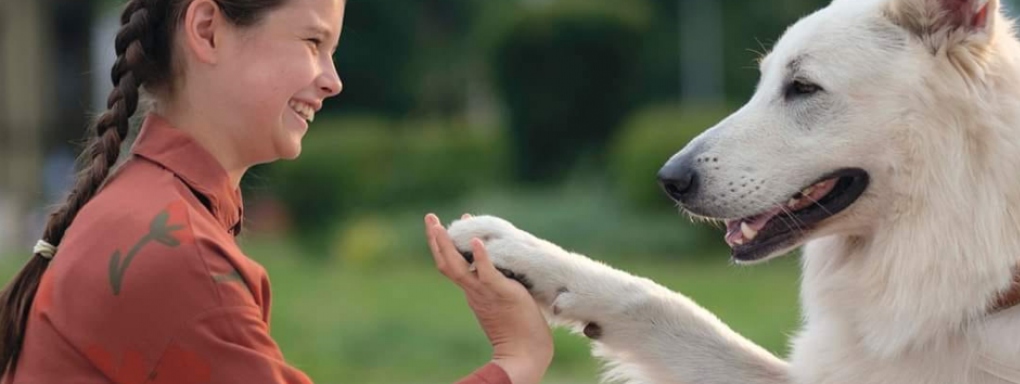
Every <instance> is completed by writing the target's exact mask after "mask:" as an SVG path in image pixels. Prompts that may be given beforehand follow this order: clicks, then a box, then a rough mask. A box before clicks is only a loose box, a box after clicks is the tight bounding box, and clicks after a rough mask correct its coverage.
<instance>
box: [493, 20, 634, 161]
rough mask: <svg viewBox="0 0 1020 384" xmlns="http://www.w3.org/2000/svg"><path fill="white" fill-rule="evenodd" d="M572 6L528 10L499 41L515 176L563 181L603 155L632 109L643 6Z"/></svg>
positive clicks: (496, 69)
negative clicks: (583, 161) (580, 164)
mask: <svg viewBox="0 0 1020 384" xmlns="http://www.w3.org/2000/svg"><path fill="white" fill-rule="evenodd" d="M616 4H617V5H618V7H617V9H614V8H613V7H609V6H606V5H605V3H604V2H582V1H565V2H557V3H554V5H550V6H545V7H535V8H531V9H526V10H524V11H522V12H521V13H520V15H519V17H518V18H517V19H516V20H515V22H513V23H510V25H509V27H508V28H507V29H506V31H505V33H504V34H503V35H502V36H501V37H500V39H498V40H497V42H496V45H495V48H494V50H493V53H492V57H491V59H490V60H491V63H492V68H493V77H494V78H495V83H496V89H497V92H498V94H499V96H500V97H501V99H502V101H503V102H504V103H505V104H506V106H507V108H508V114H509V117H508V123H509V124H510V128H511V131H510V144H511V153H512V160H513V163H514V166H515V169H514V170H515V172H516V173H517V175H518V176H519V177H520V179H521V180H524V181H549V180H553V179H556V178H557V177H561V176H562V175H563V174H564V173H565V171H567V170H569V169H571V168H572V167H573V166H574V165H575V162H576V161H577V160H578V159H580V158H581V157H582V156H584V155H592V156H594V157H596V160H597V158H598V157H599V156H601V155H602V153H603V152H604V151H603V148H604V147H605V145H606V142H607V140H608V139H609V138H610V137H611V136H612V133H613V130H614V129H615V128H616V127H617V124H618V123H619V122H620V120H621V119H622V118H623V117H624V116H625V115H626V113H627V111H628V110H629V109H630V108H631V101H632V95H633V93H632V87H633V83H634V82H633V80H634V79H635V74H636V71H637V69H638V68H639V65H638V60H637V58H636V54H637V53H638V47H639V46H640V43H641V37H642V32H643V30H644V27H645V25H646V22H647V21H646V19H644V18H642V17H639V16H633V15H635V14H639V13H637V12H625V11H621V9H634V8H638V4H642V3H641V2H635V1H631V2H628V3H627V4H629V7H631V8H628V7H627V6H623V4H621V3H619V2H617V3H616Z"/></svg>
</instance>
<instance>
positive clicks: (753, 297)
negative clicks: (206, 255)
mask: <svg viewBox="0 0 1020 384" xmlns="http://www.w3.org/2000/svg"><path fill="white" fill-rule="evenodd" d="M826 3H828V1H826V0H776V1H757V0H719V1H710V0H626V1H608V0H500V1H484V0H351V1H348V5H347V12H346V20H345V25H344V29H343V35H342V37H341V40H340V46H339V49H338V51H337V53H336V64H337V67H338V70H339V73H340V76H341V78H342V79H343V81H344V92H343V94H341V95H340V96H338V97H336V98H334V99H332V100H329V101H327V104H326V105H325V107H324V109H323V111H322V112H321V113H320V114H319V115H318V116H317V119H316V122H315V123H314V124H313V125H312V127H311V130H310V131H309V133H308V135H307V137H306V139H305V141H304V151H303V153H302V155H301V157H300V159H298V160H297V161H290V162H278V163H274V164H270V165H265V166H260V167H257V168H255V169H253V170H252V171H251V172H249V174H248V175H247V177H246V179H245V180H244V181H243V188H244V193H245V204H246V208H245V212H246V214H247V219H246V226H247V230H246V231H245V233H244V234H243V235H242V236H241V238H240V240H239V241H240V242H241V244H242V247H243V248H244V249H245V250H246V251H247V252H248V253H249V254H250V256H251V257H253V258H255V259H256V260H258V261H259V262H261V263H263V264H264V265H265V266H266V268H267V269H268V271H269V274H270V278H271V280H272V282H273V289H274V295H275V297H274V300H273V301H274V308H273V328H272V333H273V336H274V337H275V338H276V340H277V341H278V343H279V344H280V345H281V347H282V349H283V351H284V354H285V356H286V357H287V358H288V360H289V361H291V362H292V363H293V364H294V365H296V366H297V367H299V368H301V369H303V370H305V371H306V372H307V373H308V374H309V375H310V376H311V377H312V378H313V379H315V380H316V382H320V383H352V382H357V383H450V382H452V381H454V380H456V379H457V378H459V377H461V376H463V375H465V374H467V373H468V372H470V371H471V370H473V369H474V368H476V367H477V366H479V365H481V364H483V363H484V362H486V361H487V360H488V359H489V353H490V349H489V347H488V344H487V342H486V340H485V337H484V335H483V334H482V333H481V331H480V329H479V328H478V326H477V324H476V323H475V321H474V318H473V316H472V315H471V312H470V310H469V309H468V307H467V305H466V303H465V302H464V300H463V296H462V294H461V293H460V291H459V290H458V289H457V288H456V287H455V286H454V285H453V284H452V283H449V282H447V281H446V280H445V279H444V278H442V276H441V275H439V274H438V273H437V272H436V271H435V269H434V268H433V266H432V264H431V258H430V257H429V254H428V250H427V247H426V245H425V241H424V236H423V234H422V229H423V228H422V217H423V215H424V214H425V213H427V212H436V213H438V214H439V215H440V217H441V218H442V219H444V221H446V222H448V221H449V220H450V219H452V218H454V217H457V216H459V215H460V214H461V213H463V212H471V213H474V214H494V215H498V216H502V217H504V218H507V219H509V220H511V221H512V222H514V223H515V224H517V225H518V226H519V227H521V228H524V229H526V230H529V231H531V232H533V233H535V234H537V235H538V236H541V237H545V238H547V239H550V240H552V241H554V242H557V243H559V244H561V245H563V246H564V247H565V248H567V249H570V250H574V251H577V252H580V253H584V254H587V255H590V256H591V257H593V258H596V259H600V260H604V261H606V262H609V263H611V264H613V265H615V266H617V267H619V268H621V269H625V270H628V271H631V272H634V273H636V274H640V275H644V276H647V277H650V278H653V279H655V280H657V281H659V282H661V283H662V284H664V285H666V286H668V287H670V288H672V289H675V290H678V291H682V292H684V293H685V294H687V295H688V296H690V297H692V298H693V299H694V300H695V301H697V302H699V303H701V304H702V305H704V306H705V307H707V308H708V309H710V310H712V311H714V312H715V313H716V314H718V315H719V317H721V318H722V319H723V320H724V321H726V322H727V323H729V324H730V325H731V326H732V327H733V328H734V329H736V330H737V331H738V332H741V333H742V334H744V335H746V336H747V337H749V338H751V339H752V340H754V341H756V342H758V343H761V344H762V345H763V346H765V347H766V348H767V349H769V350H771V351H773V352H775V353H778V354H785V353H786V341H787V338H788V337H789V336H790V334H791V332H793V331H794V330H795V329H796V327H797V322H798V313H797V309H796V306H797V299H796V285H797V279H798V277H797V265H796V261H795V260H793V259H792V258H788V259H785V260H781V261H777V262H773V263H771V264H768V265H765V266H757V267H754V268H751V269H746V268H741V267H737V266H731V265H729V262H728V259H727V257H728V251H727V249H726V248H725V245H724V243H723V241H722V231H721V230H720V229H719V228H713V227H711V226H708V225H705V224H693V223H690V222H689V220H688V219H687V218H686V217H684V216H682V215H680V214H679V213H678V212H677V210H676V209H675V207H674V205H673V204H672V203H671V202H670V201H669V200H668V199H667V198H666V197H665V196H664V195H662V194H661V193H660V192H659V190H658V187H657V185H656V182H655V173H656V171H657V170H658V168H659V167H660V166H661V165H662V164H663V163H664V162H665V161H666V159H667V158H669V156H671V155H672V154H673V153H675V152H676V151H677V150H679V149H680V148H682V147H683V146H684V144H686V143H687V141H689V140H690V139H691V138H693V137H694V136H695V135H697V134H698V133H700V132H701V131H703V130H705V129H706V128H708V127H711V126H712V125H713V124H715V123H716V122H717V121H719V120H720V119H721V118H723V117H725V116H726V115H727V114H728V113H729V112H732V111H733V110H735V109H736V107H738V106H739V105H741V104H742V103H743V101H744V100H746V99H747V98H748V96H749V95H750V94H751V92H752V90H753V89H754V86H755V83H756V80H757V76H758V72H757V68H756V64H755V60H756V59H757V58H758V57H760V56H761V55H762V54H763V53H764V52H767V50H768V49H769V47H770V46H771V45H772V44H773V43H774V42H775V40H776V39H777V38H778V37H779V36H780V35H781V33H782V31H783V30H784V28H785V27H786V26H787V25H789V24H791V23H793V22H794V21H796V20H797V19H798V18H800V17H802V16H804V15H806V14H807V13H809V12H811V11H813V10H815V9H817V8H820V7H822V6H824V5H825V4H826ZM121 4H122V3H121V2H120V1H114V0H3V1H2V2H0V281H3V282H6V281H7V280H9V279H10V278H11V276H13V274H14V272H15V271H16V270H17V269H18V268H20V266H21V264H22V263H24V261H25V259H26V257H28V256H29V250H30V247H31V245H32V244H34V242H35V240H36V239H37V238H38V237H39V235H40V233H41V230H42V226H43V225H44V219H45V215H46V213H47V212H48V211H49V209H50V208H51V207H52V205H54V204H57V203H59V202H60V201H61V200H62V196H63V194H64V193H65V192H66V189H67V188H68V184H69V183H70V181H71V177H72V175H73V169H74V159H75V157H76V156H77V153H78V150H79V149H80V148H81V145H80V144H81V143H82V139H83V138H84V133H85V130H86V127H87V126H88V124H89V122H90V119H91V118H93V117H94V116H96V115H98V113H100V112H101V111H102V110H103V107H104V103H105V99H106V95H107V94H108V93H109V90H110V87H111V85H110V84H109V70H110V67H111V65H112V64H113V60H114V53H113V35H114V34H115V33H116V30H117V27H118V23H117V19H118V15H119V8H120V5H121ZM556 344H557V350H556V357H555V360H554V362H553V366H552V368H551V370H550V372H549V375H548V380H547V382H550V383H591V382H595V381H596V378H597V377H598V373H599V366H598V364H597V362H596V361H594V359H593V358H591V357H590V356H589V350H588V344H587V342H586V341H585V340H584V339H583V338H582V337H579V336H576V335H573V334H569V333H568V332H566V331H557V332H556Z"/></svg>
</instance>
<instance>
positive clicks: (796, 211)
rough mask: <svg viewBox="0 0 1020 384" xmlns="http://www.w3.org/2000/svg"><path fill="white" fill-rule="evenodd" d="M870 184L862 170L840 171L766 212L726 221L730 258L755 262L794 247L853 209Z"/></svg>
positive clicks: (823, 178) (849, 169) (866, 174)
mask: <svg viewBox="0 0 1020 384" xmlns="http://www.w3.org/2000/svg"><path fill="white" fill-rule="evenodd" d="M869 180H870V178H869V176H868V173H867V172H865V171H864V170H863V169H859V168H847V169H841V170H839V171H836V172H833V173H830V174H828V175H826V176H824V177H822V178H821V179H820V181H817V182H815V183H812V184H811V185H809V186H807V187H805V188H804V189H802V190H801V191H800V192H797V193H796V194H794V195H793V196H791V197H790V198H789V199H788V200H787V201H786V202H783V203H780V204H778V205H776V206H775V207H774V208H772V209H770V210H768V211H765V212H762V213H759V214H757V215H753V216H749V217H745V218H740V219H733V220H726V244H729V246H730V248H731V249H732V255H733V258H734V259H735V260H737V261H742V262H750V261H756V260H761V259H764V258H766V257H768V256H771V255H772V254H774V253H777V252H780V251H783V250H787V249H789V248H790V247H793V246H796V245H797V244H798V243H799V242H800V241H801V240H802V239H803V238H804V237H806V236H807V235H808V232H810V230H811V229H813V228H814V227H815V226H816V225H817V224H818V223H820V222H822V221H824V220H826V219H828V218H830V217H832V216H835V215H836V214H838V213H840V212H842V211H843V210H845V209H847V208H848V207H850V206H851V205H853V203H854V202H856V201H857V199H858V198H860V197H861V195H862V194H864V190H865V189H867V187H868V182H869Z"/></svg>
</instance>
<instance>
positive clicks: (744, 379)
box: [450, 216, 789, 384]
mask: <svg viewBox="0 0 1020 384" xmlns="http://www.w3.org/2000/svg"><path fill="white" fill-rule="evenodd" d="M450 234H451V236H452V237H453V239H454V242H455V243H456V245H457V247H458V248H459V249H460V250H461V251H467V250H469V249H470V246H469V242H470V240H471V239H472V238H479V239H482V240H483V241H484V242H485V243H486V248H487V249H488V252H489V254H490V256H491V258H492V260H493V262H494V263H495V264H496V266H497V267H499V268H500V269H501V270H503V271H504V273H505V274H507V275H508V276H511V277H514V278H517V279H518V280H520V281H521V282H522V283H524V284H525V285H526V286H527V287H528V289H529V290H530V291H531V293H532V295H533V296H534V297H535V299H536V301H538V302H539V303H540V304H542V306H543V307H544V308H545V309H546V311H547V312H548V314H549V315H550V317H551V320H552V321H553V322H555V323H560V324H566V325H569V326H572V327H573V328H574V329H575V330H577V331H579V332H581V333H583V334H585V335H586V336H587V337H589V338H591V339H592V340H594V341H595V347H596V354H597V355H600V356H602V357H604V358H606V360H607V361H608V362H609V364H610V365H611V368H612V369H610V370H609V371H608V372H607V373H608V378H609V379H615V380H618V381H623V382H631V383H656V384H658V383H685V384H687V383H689V384H780V383H782V384H786V383H789V379H788V377H787V365H786V363H785V362H783V361H782V360H780V359H778V358H776V357H775V356H773V355H771V354H769V353H768V352H767V351H765V350H764V349H762V348H761V347H759V346H757V345H755V344H754V343H752V342H750V341H748V340H747V339H745V338H743V337H741V336H740V335H738V334H737V333H735V332H733V331H732V330H730V329H729V327H727V326H726V325H725V324H723V323H722V322H721V321H719V319H718V318H716V317H715V316H714V315H712V314H711V313H709V312H708V311H706V310H705V309H703V308H701V307H700V306H698V305H697V304H695V303H694V302H693V301H691V300H690V299H688V298H686V297H684V296H683V295H680V294H677V293H675V292H672V291H670V290H668V289H666V288H664V287H662V286H660V285H658V284H655V283H654V282H652V281H651V280H648V279H644V278H639V277H636V276H633V275H630V274H628V273H626V272H623V271H620V270H616V269H613V268H611V267H609V266H607V265H605V264H602V263H599V262H596V261H594V260H591V259H589V258H587V257H584V256H581V255H577V254H573V253H569V252H566V251H564V250H563V249H562V248H560V247H558V246H556V245H554V244H552V243H549V242H547V241H544V240H541V239H539V238H537V237H534V236H532V235H531V234H529V233H526V232H524V231H521V230H518V229H517V228H515V227H514V226H513V225H512V224H510V223H508V222H506V221H504V220H502V219H498V218H495V217H488V216H481V217H475V218H471V219H467V220H461V221H458V222H455V223H454V224H453V225H451V226H450Z"/></svg>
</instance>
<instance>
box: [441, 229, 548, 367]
mask: <svg viewBox="0 0 1020 384" xmlns="http://www.w3.org/2000/svg"><path fill="white" fill-rule="evenodd" d="M465 217H467V215H465ZM425 232H426V235H427V236H428V242H429V248H430V249H431V250H432V258H433V259H435V262H436V268H438V269H439V271H440V272H442V273H443V275H445V276H446V277H447V278H449V279H450V280H452V281H453V282H454V283H456V284H457V285H458V286H460V288H461V289H462V290H464V294H465V296H467V301H468V305H469V306H470V307H471V310H472V311H474V313H475V317H476V318H477V319H478V323H479V324H480V325H481V326H482V329H483V330H484V331H485V335H486V336H487V337H488V338H489V342H490V343H492V348H493V355H492V361H493V362H495V363H496V364H498V365H499V366H500V367H501V368H503V370H504V371H506V373H507V375H508V376H510V380H511V381H512V382H513V383H514V384H536V383H538V382H539V381H541V379H542V376H543V375H545V371H546V369H547V368H548V367H549V364H550V363H551V362H552V355H553V342H552V333H551V332H550V330H549V325H548V324H547V323H546V321H545V318H543V317H542V313H541V311H539V309H538V305H537V304H536V303H535V301H534V300H533V299H532V298H531V295H530V294H528V290H527V289H525V288H524V286H522V285H521V284H520V283H518V282H517V281H514V280H511V279H509V278H507V277H506V276H503V274H502V273H501V272H499V271H498V270H496V267H495V266H493V265H492V261H491V260H490V259H489V255H488V253H487V252H486V250H485V246H484V245H483V244H482V242H481V240H478V239H474V240H472V241H471V246H472V248H473V251H474V265H473V266H472V265H469V264H468V262H467V261H466V260H465V259H464V256H463V255H461V254H460V252H458V251H457V248H456V247H454V245H453V241H452V240H451V239H450V236H449V235H448V234H447V232H446V228H445V227H443V225H442V223H440V221H439V218H438V217H436V215H434V214H428V215H426V216H425ZM472 267H473V268H472Z"/></svg>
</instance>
